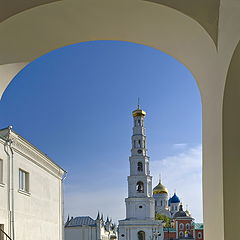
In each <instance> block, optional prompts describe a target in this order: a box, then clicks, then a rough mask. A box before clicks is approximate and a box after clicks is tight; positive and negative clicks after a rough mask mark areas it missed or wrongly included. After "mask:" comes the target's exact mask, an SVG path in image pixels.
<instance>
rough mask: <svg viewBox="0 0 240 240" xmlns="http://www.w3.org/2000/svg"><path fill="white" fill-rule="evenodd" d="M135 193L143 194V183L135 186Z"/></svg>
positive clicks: (139, 182)
mask: <svg viewBox="0 0 240 240" xmlns="http://www.w3.org/2000/svg"><path fill="white" fill-rule="evenodd" d="M136 191H137V192H138V193H144V183H143V182H141V181H138V182H137V184H136Z"/></svg>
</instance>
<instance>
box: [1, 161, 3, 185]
mask: <svg viewBox="0 0 240 240" xmlns="http://www.w3.org/2000/svg"><path fill="white" fill-rule="evenodd" d="M0 183H3V160H2V159H0Z"/></svg>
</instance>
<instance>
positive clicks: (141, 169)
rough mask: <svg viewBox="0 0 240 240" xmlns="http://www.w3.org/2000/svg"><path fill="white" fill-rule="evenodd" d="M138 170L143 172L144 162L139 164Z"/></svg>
mask: <svg viewBox="0 0 240 240" xmlns="http://www.w3.org/2000/svg"><path fill="white" fill-rule="evenodd" d="M137 169H138V171H139V172H142V171H143V164H142V162H138V163H137Z"/></svg>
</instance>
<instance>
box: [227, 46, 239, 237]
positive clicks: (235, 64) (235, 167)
mask: <svg viewBox="0 0 240 240" xmlns="http://www.w3.org/2000/svg"><path fill="white" fill-rule="evenodd" d="M239 63H240V42H239V43H238V44H237V46H236V48H235V51H234V54H233V57H232V59H231V62H230V65H229V69H228V73H227V80H226V85H225V90H224V101H223V197H224V218H225V219H224V220H225V222H224V235H225V238H226V239H234V238H236V236H237V234H238V230H237V229H238V221H239V220H238V214H236V213H237V212H240V205H239V198H240V189H239V188H238V187H234V183H239V182H240V175H239V169H240V162H239V159H240V148H239V146H240V141H239V136H240V124H239V123H240V108H239V103H240V92H239V89H240V81H239V76H240V68H239ZM233 206H234V207H233Z"/></svg>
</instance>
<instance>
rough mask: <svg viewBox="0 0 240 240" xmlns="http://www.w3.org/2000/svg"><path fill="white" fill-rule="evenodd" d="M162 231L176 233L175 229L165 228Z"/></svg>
mask: <svg viewBox="0 0 240 240" xmlns="http://www.w3.org/2000/svg"><path fill="white" fill-rule="evenodd" d="M163 231H164V232H176V228H167V227H165V228H163Z"/></svg>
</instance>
